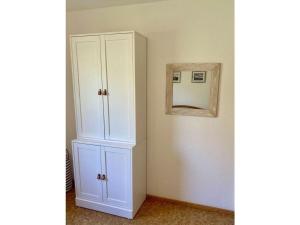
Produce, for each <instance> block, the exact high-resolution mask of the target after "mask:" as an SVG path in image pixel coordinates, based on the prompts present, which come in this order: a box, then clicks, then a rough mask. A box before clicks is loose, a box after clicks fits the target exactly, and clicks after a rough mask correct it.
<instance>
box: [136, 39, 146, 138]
mask: <svg viewBox="0 0 300 225" xmlns="http://www.w3.org/2000/svg"><path fill="white" fill-rule="evenodd" d="M134 42H135V44H134V53H135V57H134V58H135V61H134V68H135V93H136V94H135V110H136V123H135V124H136V143H139V142H143V141H144V140H145V139H146V136H147V130H146V127H147V126H146V123H147V67H146V64H147V57H146V56H147V42H146V38H145V37H143V36H142V35H140V34H138V33H135V34H134Z"/></svg>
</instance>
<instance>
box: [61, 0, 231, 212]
mask: <svg viewBox="0 0 300 225" xmlns="http://www.w3.org/2000/svg"><path fill="white" fill-rule="evenodd" d="M233 16H234V9H233V0H224V1H218V0H185V1H182V0H168V1H161V2H154V3H146V4H138V5H128V6H120V7H109V8H101V9H94V10H82V11H73V12H68V13H67V33H68V34H76V33H93V32H106V31H120V30H135V31H138V32H140V33H141V34H143V35H144V36H146V37H147V38H148V55H147V63H148V65H147V67H148V68H147V76H148V78H147V82H148V83H147V93H148V96H147V123H148V127H147V133H148V134H147V135H148V143H147V150H148V153H147V192H148V193H149V194H152V195H157V196H162V197H167V198H172V199H177V200H183V201H188V202H193V203H198V204H204V205H209V206H215V207H220V208H225V209H234V119H233V118H234V66H233V60H234V56H233V55H234V33H233V31H234V30H233V29H234V27H233V26H234V23H233ZM67 45H69V43H68V40H67ZM183 62H188V63H190V62H220V63H222V72H221V80H220V98H219V115H218V117H216V118H206V117H189V116H171V115H166V114H165V112H164V111H165V67H166V64H167V63H183ZM67 63H68V64H67V145H68V146H69V145H70V141H71V139H72V138H74V137H75V123H74V108H73V107H74V106H73V99H72V97H73V94H72V85H71V69H70V68H71V67H70V59H69V48H67Z"/></svg>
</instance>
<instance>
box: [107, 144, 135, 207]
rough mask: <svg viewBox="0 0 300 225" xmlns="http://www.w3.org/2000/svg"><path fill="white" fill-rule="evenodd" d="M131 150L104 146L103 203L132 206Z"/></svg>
mask: <svg viewBox="0 0 300 225" xmlns="http://www.w3.org/2000/svg"><path fill="white" fill-rule="evenodd" d="M130 161H131V160H130V150H128V149H121V148H113V147H108V146H102V149H101V162H102V174H105V176H106V179H105V180H104V181H103V182H102V184H103V203H105V204H109V205H115V206H122V207H126V208H129V207H130V205H131V191H130V188H131V175H130V170H131V169H130V166H131V162H130Z"/></svg>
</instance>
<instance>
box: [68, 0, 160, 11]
mask: <svg viewBox="0 0 300 225" xmlns="http://www.w3.org/2000/svg"><path fill="white" fill-rule="evenodd" d="M66 1H67V11H73V10H82V9H94V8H104V7H111V6H119V5H131V4H139V3H147V2H157V1H164V0H66Z"/></svg>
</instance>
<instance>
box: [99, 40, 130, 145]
mask: <svg viewBox="0 0 300 225" xmlns="http://www.w3.org/2000/svg"><path fill="white" fill-rule="evenodd" d="M101 59H102V65H103V67H102V78H103V89H106V90H107V95H104V97H103V100H104V114H105V139H107V140H116V141H127V142H134V141H135V131H134V120H135V113H134V71H133V35H132V34H109V35H108V34H107V35H101Z"/></svg>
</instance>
